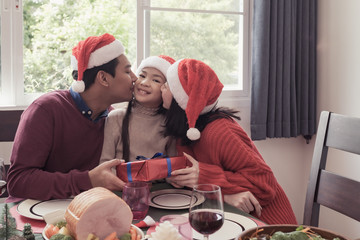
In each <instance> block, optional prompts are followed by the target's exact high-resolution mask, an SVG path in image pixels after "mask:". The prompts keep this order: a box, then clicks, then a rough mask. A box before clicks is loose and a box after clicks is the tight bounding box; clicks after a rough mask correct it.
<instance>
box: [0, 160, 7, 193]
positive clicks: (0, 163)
mask: <svg viewBox="0 0 360 240" xmlns="http://www.w3.org/2000/svg"><path fill="white" fill-rule="evenodd" d="M5 191H6V170H5V164H4V159H2V158H0V196H1V195H3V194H4V192H5Z"/></svg>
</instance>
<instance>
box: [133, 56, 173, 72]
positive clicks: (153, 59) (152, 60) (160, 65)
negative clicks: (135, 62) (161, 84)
mask: <svg viewBox="0 0 360 240" xmlns="http://www.w3.org/2000/svg"><path fill="white" fill-rule="evenodd" d="M174 62H175V60H174V59H173V58H171V57H169V56H166V55H159V56H150V57H148V58H145V59H144V60H142V61H141V63H140V66H139V67H138V68H137V70H136V75H137V76H138V77H139V74H140V72H141V71H142V70H143V69H144V68H146V67H153V68H156V69H157V70H159V71H160V72H161V73H162V74H164V76H165V77H166V72H167V70H168V68H169V67H170V66H171V64H173V63H174Z"/></svg>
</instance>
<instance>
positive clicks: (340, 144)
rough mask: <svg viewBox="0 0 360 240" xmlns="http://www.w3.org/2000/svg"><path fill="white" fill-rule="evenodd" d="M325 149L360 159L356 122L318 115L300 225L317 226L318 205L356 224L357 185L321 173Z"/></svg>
mask: <svg viewBox="0 0 360 240" xmlns="http://www.w3.org/2000/svg"><path fill="white" fill-rule="evenodd" d="M329 148H335V149H339V150H342V151H345V152H350V153H355V154H358V155H360V118H355V117H349V116H344V115H340V114H336V113H331V112H327V111H324V112H322V113H321V115H320V120H319V125H318V130H317V135H316V141H315V147H314V154H313V159H312V164H311V172H310V180H309V184H308V188H307V194H306V199H305V211H304V220H303V224H305V225H311V226H318V224H319V210H320V205H322V206H325V207H328V208H330V209H333V210H335V211H337V212H340V213H342V214H344V215H346V216H348V217H351V218H353V219H355V220H357V221H360V182H359V181H355V180H353V179H350V178H347V177H344V176H340V175H338V174H335V173H332V172H329V171H326V170H325V166H326V160H327V154H328V149H329Z"/></svg>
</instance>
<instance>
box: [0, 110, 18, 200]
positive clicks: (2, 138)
mask: <svg viewBox="0 0 360 240" xmlns="http://www.w3.org/2000/svg"><path fill="white" fill-rule="evenodd" d="M22 112H23V110H11V111H0V142H12V141H14V138H15V133H16V130H17V127H18V125H19V122H20V116H21V114H22ZM5 169H6V172H7V170H8V169H9V165H8V164H7V165H5ZM7 196H8V194H7V192H5V193H4V194H3V195H1V196H0V197H2V198H3V197H7Z"/></svg>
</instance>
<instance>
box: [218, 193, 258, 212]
mask: <svg viewBox="0 0 360 240" xmlns="http://www.w3.org/2000/svg"><path fill="white" fill-rule="evenodd" d="M224 202H226V203H228V204H230V205H232V206H234V207H236V208H238V209H240V210H241V211H244V212H247V213H250V212H252V211H254V210H255V212H256V215H257V216H258V217H260V216H261V210H262V207H261V206H260V203H259V201H258V200H257V199H256V198H255V197H254V195H253V194H252V193H251V192H249V191H246V192H240V193H235V194H230V195H224Z"/></svg>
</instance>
